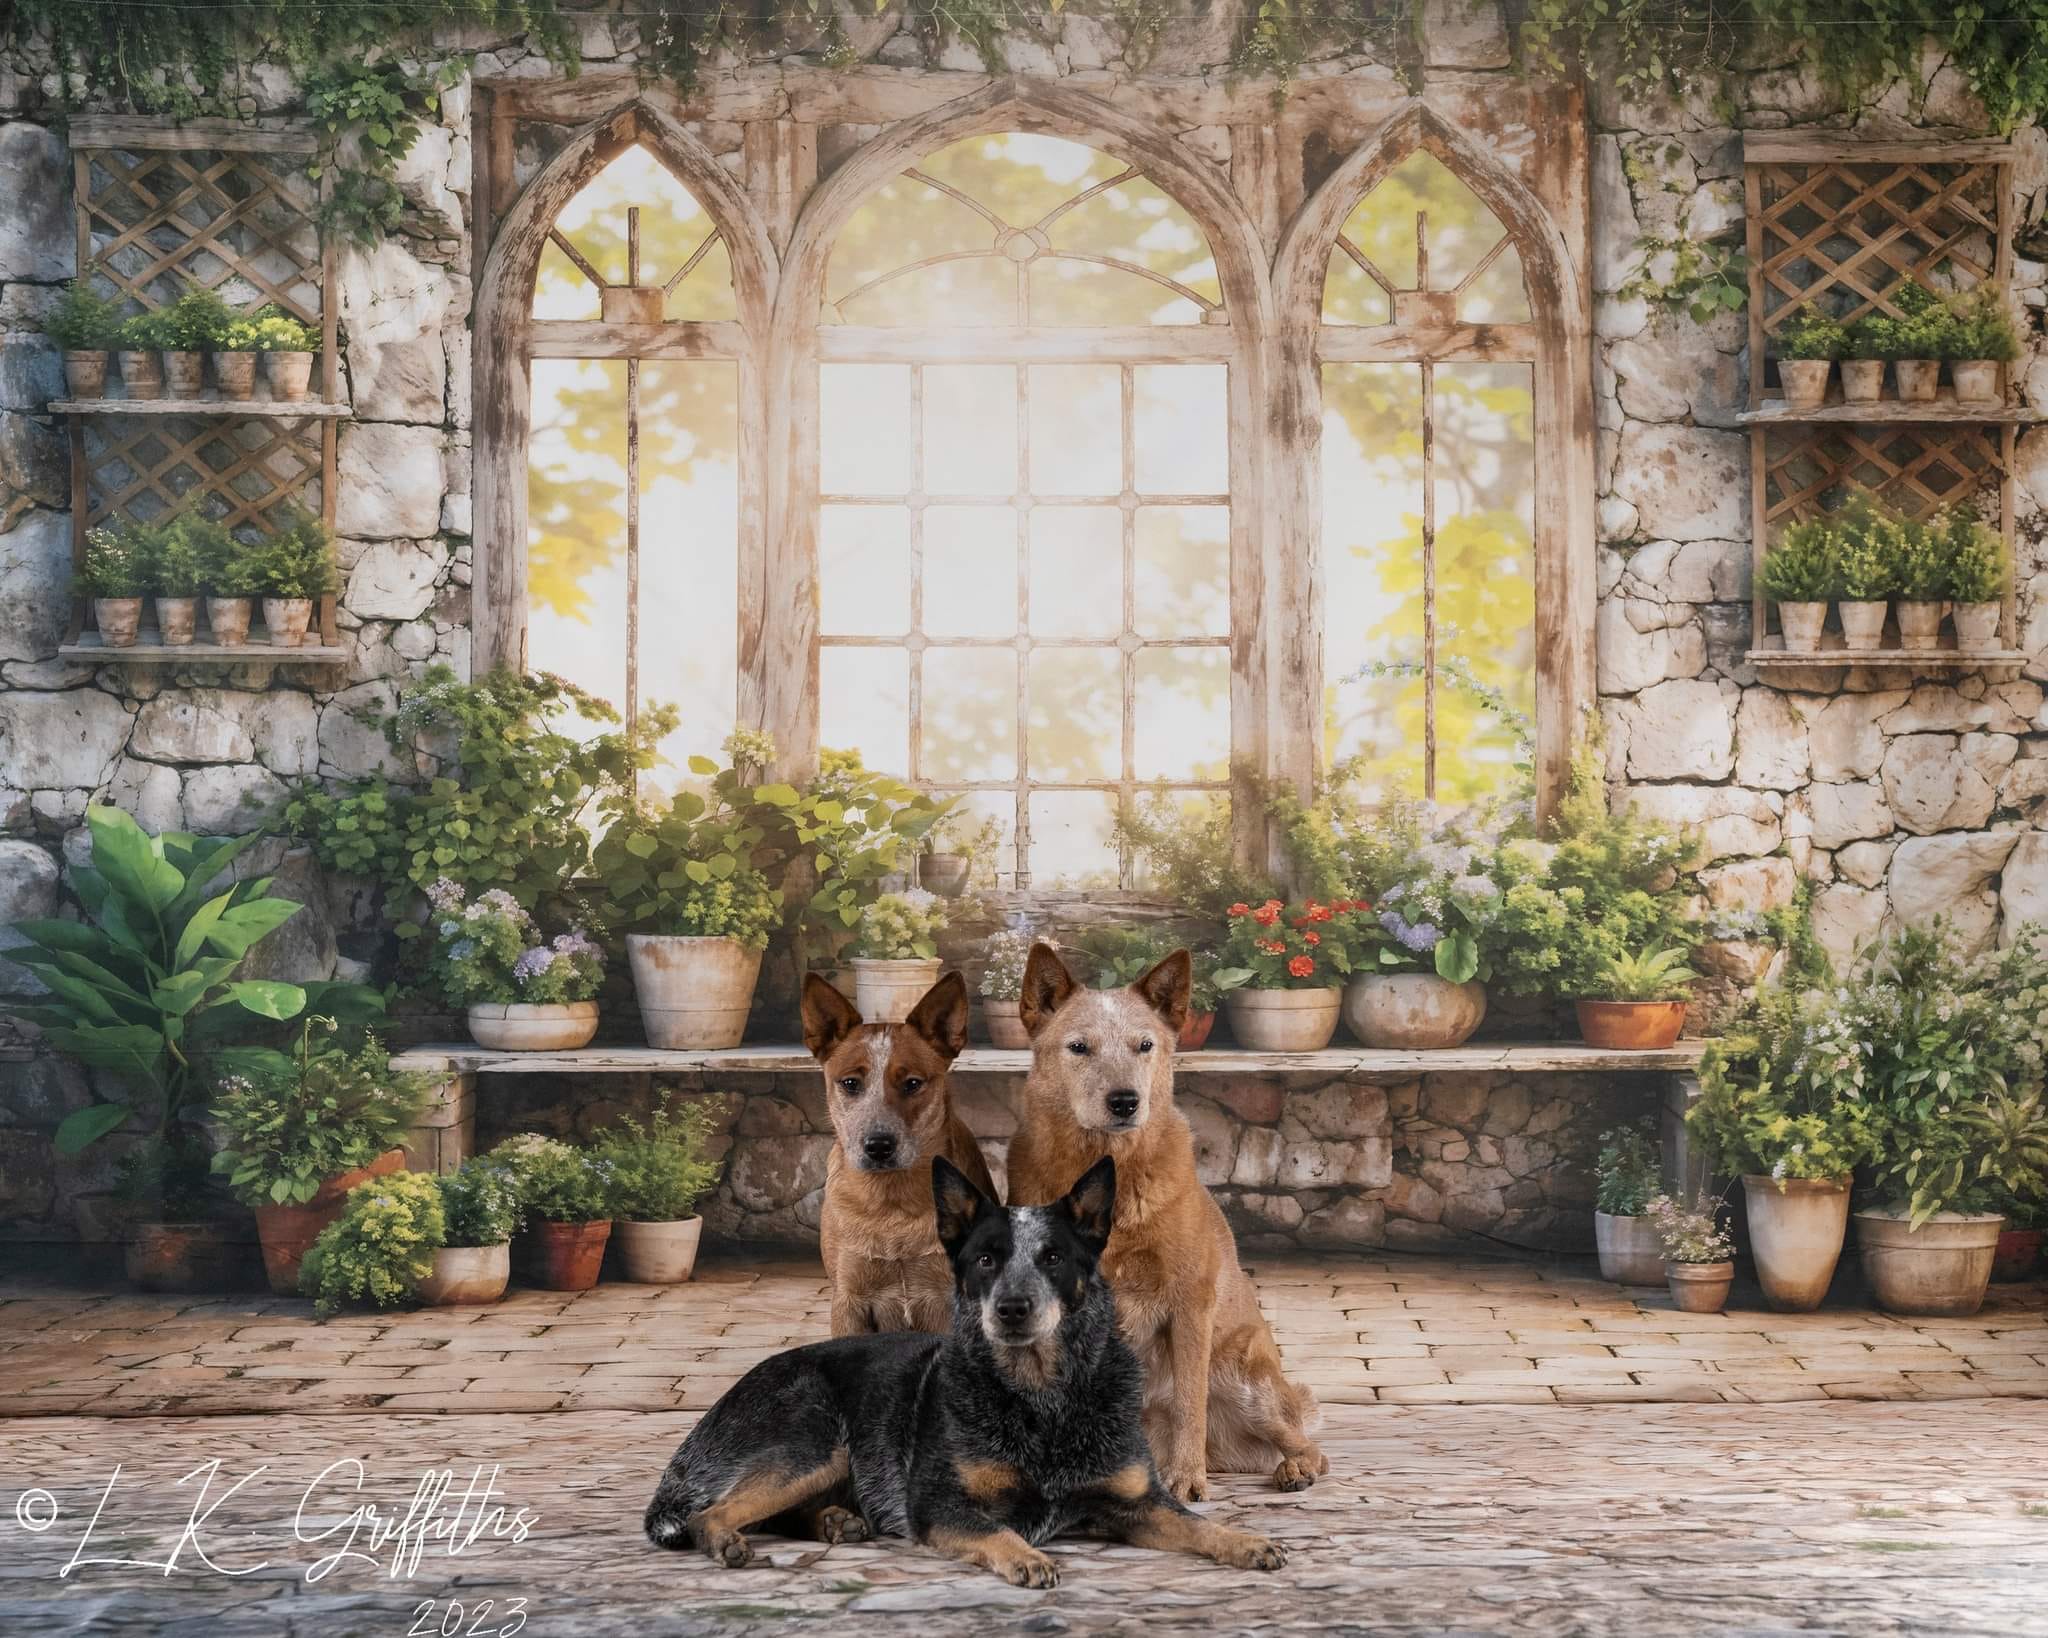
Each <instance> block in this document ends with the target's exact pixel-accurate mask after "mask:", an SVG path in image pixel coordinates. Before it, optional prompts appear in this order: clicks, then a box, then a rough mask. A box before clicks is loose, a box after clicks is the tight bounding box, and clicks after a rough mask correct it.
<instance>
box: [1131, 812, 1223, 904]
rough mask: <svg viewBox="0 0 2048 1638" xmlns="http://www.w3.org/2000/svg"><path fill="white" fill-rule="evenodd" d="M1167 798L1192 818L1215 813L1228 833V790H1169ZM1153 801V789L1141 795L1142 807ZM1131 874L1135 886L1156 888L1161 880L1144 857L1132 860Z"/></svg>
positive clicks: (1217, 819) (1216, 818) (1215, 816)
mask: <svg viewBox="0 0 2048 1638" xmlns="http://www.w3.org/2000/svg"><path fill="white" fill-rule="evenodd" d="M1166 798H1167V800H1168V801H1169V802H1170V803H1171V804H1172V805H1173V806H1174V807H1175V808H1177V809H1179V810H1180V811H1181V812H1182V813H1184V814H1187V815H1188V816H1190V817H1191V818H1205V817H1208V816H1211V815H1213V816H1214V818H1215V820H1216V821H1217V822H1218V823H1219V824H1220V825H1221V827H1222V829H1223V830H1224V832H1225V833H1226V834H1227V833H1228V830H1229V825H1230V797H1229V794H1228V793H1227V792H1224V791H1169V792H1167V793H1166ZM1152 801H1153V792H1152V791H1149V790H1148V791H1145V792H1143V793H1141V794H1140V796H1139V803H1140V805H1141V807H1145V808H1149V807H1150V806H1151V804H1152ZM1131 875H1132V880H1131V885H1132V886H1133V887H1136V888H1139V889H1148V888H1150V889H1156V888H1157V887H1158V886H1159V882H1158V881H1157V879H1156V878H1155V877H1154V876H1153V874H1152V871H1151V869H1150V868H1149V867H1148V864H1147V861H1145V860H1143V859H1137V860H1134V861H1132V872H1131Z"/></svg>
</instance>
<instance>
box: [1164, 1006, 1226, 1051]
mask: <svg viewBox="0 0 2048 1638" xmlns="http://www.w3.org/2000/svg"><path fill="white" fill-rule="evenodd" d="M1215 1027H1216V1015H1215V1014H1214V1013H1213V1012H1191V1013H1189V1014H1188V1017H1187V1022H1186V1023H1184V1024H1182V1025H1181V1027H1180V1034H1179V1036H1178V1037H1176V1038H1175V1040H1174V1043H1173V1050H1174V1051H1176V1052H1200V1051H1201V1050H1202V1048H1203V1047H1205V1046H1207V1045H1208V1044H1209V1032H1210V1031H1211V1030H1213V1029H1214V1028H1215Z"/></svg>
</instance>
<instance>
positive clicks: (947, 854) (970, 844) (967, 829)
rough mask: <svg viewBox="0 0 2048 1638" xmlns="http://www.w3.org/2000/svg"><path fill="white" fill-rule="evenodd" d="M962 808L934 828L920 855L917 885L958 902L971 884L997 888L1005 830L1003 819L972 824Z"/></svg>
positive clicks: (943, 897)
mask: <svg viewBox="0 0 2048 1638" xmlns="http://www.w3.org/2000/svg"><path fill="white" fill-rule="evenodd" d="M971 818H972V815H970V814H968V813H967V812H966V811H965V810H963V809H955V810H954V811H953V812H951V813H949V814H947V815H946V817H945V818H944V819H942V820H940V821H939V823H938V824H936V825H934V826H933V827H932V830H931V834H930V835H929V836H928V837H927V838H926V840H925V846H924V850H923V851H922V852H921V853H920V854H919V855H918V861H917V884H918V886H920V887H922V888H925V889H927V890H928V891H930V892H933V893H936V894H938V895H939V897H940V898H942V899H957V898H958V897H959V896H960V895H961V894H962V893H964V892H966V891H967V887H968V884H969V883H970V882H979V883H983V884H985V885H987V886H991V887H992V886H994V885H995V860H996V853H997V851H998V850H999V849H1000V848H1001V847H1002V845H1003V837H1004V835H1005V831H1004V828H1003V822H1002V821H1001V820H1000V819H993V818H991V819H984V820H983V821H982V822H981V823H980V824H978V825H976V824H973V823H971V822H970V821H971Z"/></svg>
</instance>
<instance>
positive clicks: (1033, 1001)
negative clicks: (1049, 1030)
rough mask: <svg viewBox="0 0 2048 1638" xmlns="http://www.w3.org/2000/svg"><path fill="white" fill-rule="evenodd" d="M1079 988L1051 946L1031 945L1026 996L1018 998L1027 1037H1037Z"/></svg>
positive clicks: (1026, 976)
mask: <svg viewBox="0 0 2048 1638" xmlns="http://www.w3.org/2000/svg"><path fill="white" fill-rule="evenodd" d="M1080 987H1081V986H1080V985H1079V984H1077V983H1075V982H1074V975H1073V974H1072V973H1070V972H1068V971H1067V964H1066V963H1065V962H1064V961H1062V960H1060V958H1059V953H1058V952H1057V951H1056V950H1054V949H1053V947H1052V946H1051V945H1050V944H1043V943H1041V944H1034V945H1032V946H1031V954H1030V955H1029V956H1028V957H1026V958H1025V962H1024V993H1023V994H1022V995H1020V996H1019V997H1018V998H1017V1012H1018V1016H1019V1017H1020V1018H1022V1019H1023V1021H1024V1031H1025V1033H1026V1034H1027V1035H1036V1034H1037V1033H1038V1032H1039V1031H1040V1030H1041V1029H1043V1028H1044V1027H1045V1022H1046V1020H1047V1019H1049V1018H1050V1017H1052V1015H1053V1014H1054V1013H1056V1012H1058V1011H1059V1010H1060V1008H1061V1007H1063V1006H1065V1005H1066V1004H1067V997H1068V996H1070V995H1072V994H1073V993H1074V992H1075V991H1076V990H1078V989H1079V988H1080Z"/></svg>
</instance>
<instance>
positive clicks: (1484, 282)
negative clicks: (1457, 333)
mask: <svg viewBox="0 0 2048 1638" xmlns="http://www.w3.org/2000/svg"><path fill="white" fill-rule="evenodd" d="M1458 317H1459V318H1461V319H1464V320H1465V321H1466V322H1467V323H1469V324H1527V323H1528V322H1529V287H1528V285H1527V284H1526V283H1524V282H1523V279H1522V258H1521V256H1520V254H1519V253H1518V252H1517V251H1516V250H1515V247H1514V246H1513V245H1510V246H1508V248H1507V249H1506V250H1503V251H1502V252H1501V253H1500V255H1499V257H1498V258H1497V259H1496V260H1495V261H1494V264H1493V265H1492V266H1491V267H1489V268H1488V269H1487V270H1486V271H1485V272H1484V273H1482V274H1480V275H1479V277H1478V278H1476V279H1474V280H1473V281H1472V282H1471V283H1470V284H1468V285H1467V286H1466V287H1465V293H1464V294H1463V295H1461V296H1460V297H1459V298H1458Z"/></svg>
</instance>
